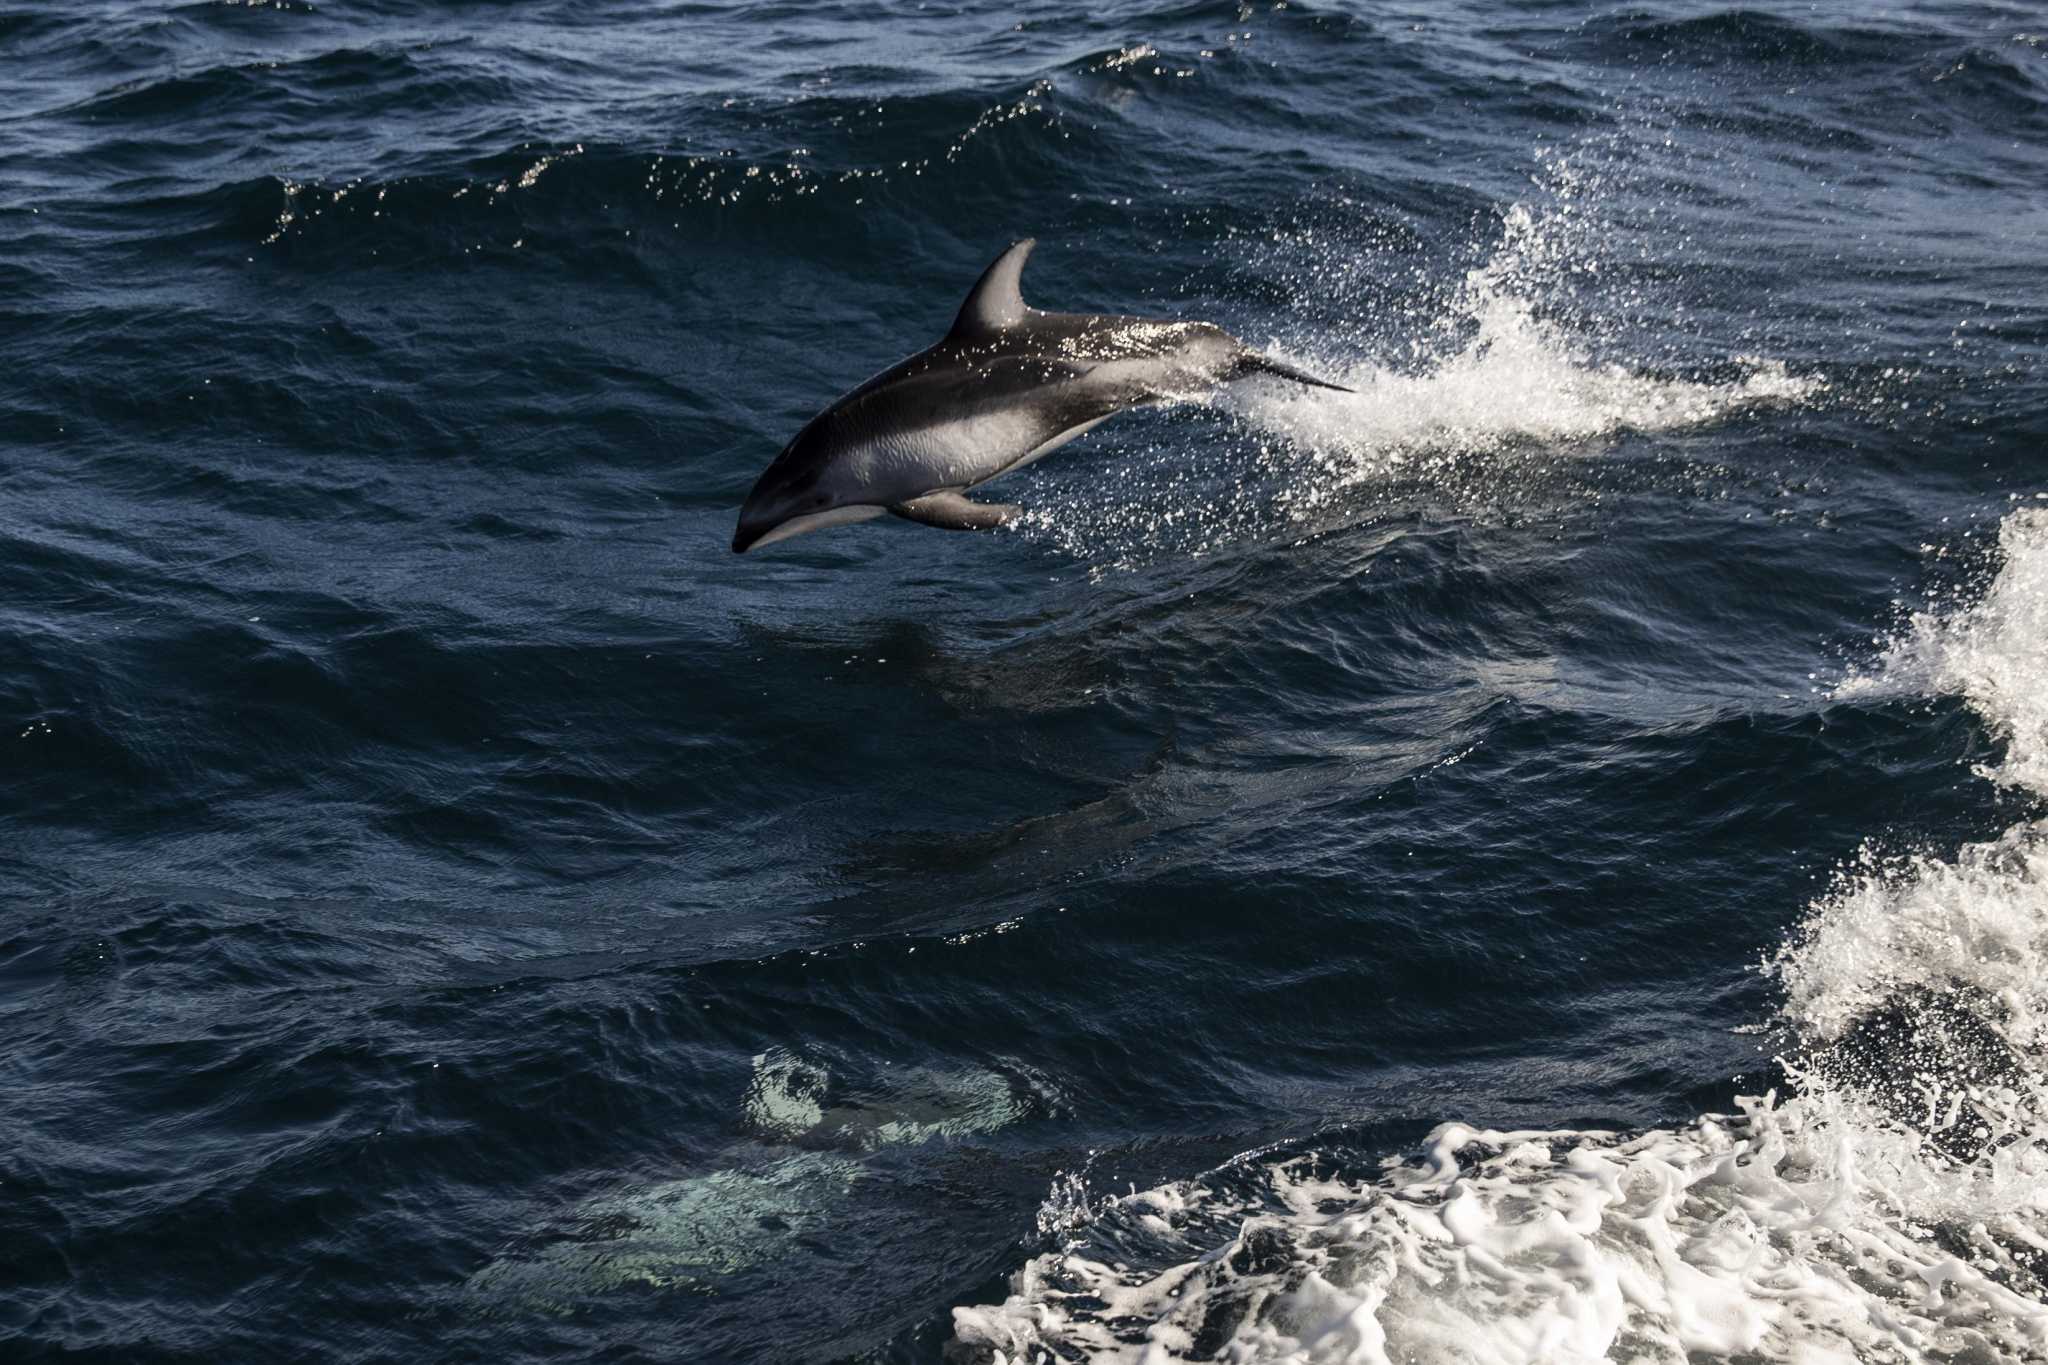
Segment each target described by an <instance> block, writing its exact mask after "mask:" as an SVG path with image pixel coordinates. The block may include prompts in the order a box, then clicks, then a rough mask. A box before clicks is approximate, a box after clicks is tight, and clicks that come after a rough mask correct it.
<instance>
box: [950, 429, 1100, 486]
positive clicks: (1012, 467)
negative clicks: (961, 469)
mask: <svg viewBox="0 0 2048 1365" xmlns="http://www.w3.org/2000/svg"><path fill="white" fill-rule="evenodd" d="M1114 416H1116V414H1115V413H1113V412H1105V413H1103V414H1102V416H1100V417H1090V418H1089V419H1088V420H1087V421H1085V422H1082V423H1080V424H1079V425H1078V426H1071V427H1068V428H1067V429H1066V430H1065V431H1063V432H1061V433H1059V434H1058V435H1057V436H1054V437H1053V438H1052V439H1051V440H1048V441H1041V442H1039V443H1038V444H1037V445H1035V446H1033V447H1032V448H1031V449H1029V450H1027V451H1025V452H1024V453H1023V454H1022V455H1021V456H1019V457H1018V458H1016V459H1014V460H1012V461H1010V463H1008V464H1006V465H1004V466H1003V467H1002V468H1001V469H998V470H997V471H996V472H995V473H993V474H991V475H989V476H988V479H982V480H980V481H979V482H977V483H973V484H969V485H968V487H970V488H977V487H979V486H980V485H981V484H984V483H987V482H988V481H989V479H1000V478H1001V477H1002V476H1003V475H1005V474H1014V473H1015V472H1016V471H1018V470H1020V469H1022V468H1023V467H1024V466H1025V465H1027V464H1030V463H1031V462H1032V461H1033V460H1036V459H1039V458H1040V457H1042V456H1046V455H1050V454H1052V453H1053V452H1054V451H1055V450H1058V449H1059V448H1060V447H1061V446H1063V445H1065V444H1066V443H1067V442H1069V441H1072V440H1075V439H1077V438H1078V437H1081V436H1085V435H1087V434H1088V433H1089V432H1091V431H1093V430H1095V428H1097V427H1099V426H1101V425H1102V424H1103V423H1104V422H1107V421H1108V420H1109V419H1110V418H1112V417H1114Z"/></svg>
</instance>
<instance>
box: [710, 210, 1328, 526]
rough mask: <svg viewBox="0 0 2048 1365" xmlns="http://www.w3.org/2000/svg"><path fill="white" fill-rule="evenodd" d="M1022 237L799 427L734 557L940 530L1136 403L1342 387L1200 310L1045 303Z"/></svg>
mask: <svg viewBox="0 0 2048 1365" xmlns="http://www.w3.org/2000/svg"><path fill="white" fill-rule="evenodd" d="M1035 245H1037V243H1036V242H1035V241H1034V240H1033V239H1031V238H1029V237H1027V238H1025V239H1024V240H1023V241H1021V242H1018V243H1017V244H1016V245H1014V246H1012V247H1011V248H1010V249H1009V250H1008V251H1005V252H1004V253H1003V254H1002V255H1000V256H998V257H996V260H995V264H993V265H991V266H990V267H989V268H988V269H987V270H986V271H985V272H983V274H982V277H981V279H980V281H979V282H977V283H976V284H975V286H974V288H973V289H972V290H971V291H969V293H968V295H967V301H966V302H965V303H963V304H961V305H960V316H959V317H957V318H955V319H954V321H953V329H952V330H951V331H949V332H947V333H946V335H945V338H944V339H943V340H941V341H940V342H939V343H938V345H936V346H932V347H930V348H928V349H926V350H923V351H919V352H918V353H917V354H916V355H914V356H912V357H910V359H908V360H906V361H903V362H902V363H901V364H898V365H893V366H891V367H890V368H888V369H886V370H884V371H882V372H881V373H880V374H878V375H876V376H875V377H874V378H873V379H870V380H868V381H867V383H865V384H862V385H861V386H860V387H859V388H857V389H855V390H854V391H853V392H851V393H849V394H847V395H846V396H845V397H844V398H841V399H840V400H839V401H838V402H836V403H834V404H833V405H832V406H831V407H829V408H826V409H825V410H824V411H823V412H821V413H819V414H818V415H817V416H816V417H813V418H812V419H811V420H810V421H809V422H808V423H806V424H805V426H804V429H803V430H802V431H799V432H798V433H797V434H796V438H795V439H794V440H792V441H791V442H790V443H789V444H788V445H787V446H784V447H783V450H782V453H781V454H780V455H777V456H776V457H775V462H774V463H773V464H771V465H769V466H768V468H767V470H766V471H765V472H764V473H763V474H762V475H761V477H760V479H759V480H758V481H757V482H756V483H755V484H754V491H753V492H751V493H749V494H747V501H746V503H745V505H744V506H742V507H741V508H740V523H739V527H738V529H737V530H735V531H734V532H733V537H732V548H733V553H735V554H744V553H745V552H746V551H747V550H750V549H752V548H753V547H754V546H756V545H772V544H774V543H775V542H776V541H778V540H787V539H788V538H789V537H791V536H800V535H802V534H804V533H805V532H806V531H819V530H823V529H824V528H825V527H827V526H840V525H844V524H846V523H847V522H854V521H866V520H867V519H868V518H870V517H879V516H881V515H882V513H884V512H892V513H894V514H895V515H897V516H899V517H904V518H907V519H908V520H910V521H917V522H922V523H924V524H925V525H926V526H937V527H940V528H942V529H944V530H948V531H981V530H988V529H990V528H992V527H996V526H1000V525H1002V524H1003V523H1004V522H1006V521H1008V520H1009V519H1010V518H1012V517H1014V516H1016V515H1017V512H1018V509H1017V508H1016V507H1014V506H1011V505H1008V504H1003V503H984V502H974V501H972V500H971V499H969V498H968V497H966V496H965V494H966V491H967V490H968V489H970V488H977V487H979V486H981V485H982V484H985V483H987V482H988V481H989V480H990V479H993V478H997V477H999V476H1001V475H1004V474H1007V473H1009V472H1010V471H1011V470H1013V469H1021V468H1023V467H1024V466H1025V465H1027V464H1030V463H1031V462H1032V461H1033V460H1035V459H1037V458H1038V457H1039V456H1041V455H1045V454H1047V453H1049V452H1051V451H1054V450H1057V449H1058V448H1059V447H1061V446H1063V445H1065V444H1066V443H1067V442H1069V441H1071V440H1073V439H1074V438H1075V437H1076V436H1079V435H1080V434H1081V433H1083V432H1085V431H1087V430H1088V429H1089V428H1091V427H1093V426H1095V425H1096V424H1097V423H1099V422H1102V421H1105V420H1107V419H1108V418H1110V417H1113V416H1115V415H1116V414H1117V413H1119V412H1122V411H1123V410H1124V409H1125V408H1129V407H1136V406H1137V405H1139V404H1141V403H1158V402H1170V401H1172V400H1174V399H1176V398H1184V397H1190V396H1192V395H1194V394H1196V393H1199V392H1201V391H1202V390H1204V389H1207V388H1209V387H1211V386H1212V385H1215V384H1219V383H1221V382H1223V381H1224V380H1226V379H1235V378H1237V377H1238V376H1240V375H1247V374H1270V375H1278V376H1279V377H1280V378H1282V379H1291V380H1293V381H1295V382H1296V383H1298V384H1313V385H1316V386H1317V387H1318V388H1325V389H1337V390H1339V391H1340V392H1343V393H1350V392H1352V390H1350V389H1346V388H1345V387H1344V386H1343V385H1341V384H1332V383H1330V382H1329V381H1328V380H1324V379H1318V378H1316V377H1315V376H1314V375H1311V374H1304V373H1303V372H1302V371H1300V370H1297V369H1295V368H1294V367H1293V366H1291V365H1288V364H1285V363H1283V362H1281V361H1278V360H1275V359H1273V358H1272V357H1271V356H1265V355H1260V354H1259V353H1258V352H1257V351H1254V350H1252V349H1251V348H1250V347H1248V346H1246V345H1245V344H1244V343H1243V342H1241V341H1239V340H1238V339H1237V338H1236V337H1234V336H1232V335H1230V333H1228V332H1226V331H1224V330H1223V329H1222V328H1221V327H1218V326H1216V325H1215V324H1214V323H1208V322H1169V321H1166V320H1163V319H1159V318H1130V317H1116V316H1113V315H1110V314H1102V313H1044V312H1040V311H1039V310H1038V309H1036V308H1032V307H1030V306H1028V305H1027V304H1026V303H1025V302H1024V295H1023V293H1022V292H1021V291H1020V289H1019V287H1018V285H1019V280H1020V278H1021V277H1022V275H1023V273H1024V261H1025V258H1027V257H1028V256H1030V254H1031V248H1032V247H1033V246H1035Z"/></svg>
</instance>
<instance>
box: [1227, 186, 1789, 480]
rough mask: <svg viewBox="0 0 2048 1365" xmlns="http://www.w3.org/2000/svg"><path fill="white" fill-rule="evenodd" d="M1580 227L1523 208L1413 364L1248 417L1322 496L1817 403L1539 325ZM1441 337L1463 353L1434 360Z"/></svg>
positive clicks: (1734, 362)
mask: <svg viewBox="0 0 2048 1365" xmlns="http://www.w3.org/2000/svg"><path fill="white" fill-rule="evenodd" d="M1571 224H1572V219H1570V218H1569V217H1568V216H1566V215H1563V214H1551V215H1545V216H1539V215H1538V214H1536V213H1535V212H1533V211H1532V210H1531V209H1530V208H1529V207H1528V206H1527V205H1522V204H1518V205H1516V206H1515V207H1514V208H1512V209H1511V210H1510V211H1509V212H1508V214H1507V217H1506V221H1505V224H1504V227H1503V234H1504V235H1503V240H1502V242H1501V244H1500V246H1499V248H1498V250H1497V251H1496V252H1495V253H1494V255H1493V256H1492V258H1491V259H1489V260H1488V261H1487V262H1486V264H1485V265H1483V266H1481V267H1479V268H1477V269H1475V270H1472V271H1470V272H1468V273H1467V274H1466V276H1465V279H1464V283H1463V285H1462V287H1461V288H1460V289H1459V290H1458V291H1457V293H1456V295H1455V301H1454V303H1453V306H1452V308H1451V310H1450V313H1449V314H1448V315H1447V316H1445V317H1441V318H1437V319H1433V320H1432V321H1431V322H1430V324H1429V325H1428V326H1427V327H1426V328H1425V329H1424V332H1423V335H1422V336H1421V337H1418V338H1416V339H1414V340H1412V341H1411V342H1410V343H1409V351H1410V355H1409V356H1408V357H1407V361H1408V363H1407V364H1405V365H1397V364H1381V363H1371V362H1368V363H1364V364H1358V365H1354V366H1352V367H1350V368H1348V369H1345V370H1342V371H1341V372H1340V374H1339V378H1340V379H1341V380H1342V382H1343V383H1344V384H1345V385H1346V386H1347V387H1350V388H1353V389H1356V390H1358V392H1357V393H1356V394H1336V393H1304V392H1300V391H1296V390H1292V389H1285V390H1283V389H1279V388H1278V387H1277V386H1262V387H1261V388H1260V389H1259V390H1258V391H1256V392H1255V393H1254V394H1253V395H1252V396H1251V397H1250V398H1249V399H1248V401H1246V403H1245V405H1244V409H1245V411H1246V413H1247V414H1248V415H1249V416H1250V418H1251V419H1252V420H1253V421H1254V422H1255V423H1257V424H1258V425H1259V426H1261V427H1263V428H1266V429H1268V430H1270V431H1272V432H1274V433H1276V434H1278V435H1281V436H1283V437H1285V438H1286V439H1288V440H1289V441H1291V442H1293V443H1294V444H1296V445H1298V446H1300V447H1302V448H1303V449H1305V450H1307V451H1309V452H1311V454H1312V459H1313V466H1314V468H1315V470H1316V471H1317V473H1319V474H1320V475H1322V476H1323V479H1322V481H1323V482H1325V483H1327V482H1332V481H1334V482H1335V483H1338V484H1342V483H1347V482H1355V481H1358V480H1361V479H1366V478H1370V477H1372V476H1374V475H1376V474H1383V473H1385V472H1387V471H1388V470H1391V469H1396V468H1399V467H1400V466H1402V465H1403V464H1407V463H1412V462H1415V461H1417V460H1427V459H1429V458H1430V457H1432V456H1440V455H1449V456H1453V457H1470V456H1474V455H1488V454H1500V453H1503V452H1507V451H1511V450H1513V449H1515V448H1516V447H1518V446H1523V445H1527V444H1530V443H1544V444H1561V443H1573V442H1583V441H1589V440H1594V439H1597V438H1602V437H1608V436H1612V435H1614V434H1616V433H1619V432H1623V431H1673V430H1678V429H1681V428H1685V427H1696V426H1702V425H1705V424H1708V423H1711V422H1716V421H1721V420H1723V419H1726V418H1728V417H1731V416H1733V415H1735V414H1738V413H1740V412H1743V411H1745V410H1747V409H1751V408H1755V407H1759V406H1762V405H1767V404H1780V405H1791V404H1796V403H1799V402H1802V401H1804V400H1806V399H1809V398H1811V397H1813V396H1814V395H1816V394H1818V393H1819V392H1820V391H1821V389H1822V387H1823V386H1822V383H1821V381H1820V380H1819V379H1817V378H1814V377H1811V376H1803V375H1794V374H1792V373H1791V372H1789V371H1788V370H1787V369H1786V367H1785V366H1784V364H1783V363H1782V362H1779V361H1775V360H1765V359H1761V358H1759V357H1755V356H1748V355H1740V356H1735V357H1733V358H1732V359H1731V360H1730V362H1729V364H1730V366H1731V367H1732V368H1733V369H1734V371H1735V373H1734V374H1733V376H1732V377H1729V378H1724V379H1713V380H1709V379H1687V378H1681V377H1673V376H1665V375H1658V374H1654V373H1650V372H1648V371H1646V370H1642V369H1638V368H1633V367H1630V366H1627V365H1623V364H1618V363H1613V362H1607V363H1602V362H1600V361H1597V360H1595V359H1594V358H1593V357H1592V355H1591V353H1590V350H1589V348H1588V347H1587V346H1586V344H1585V343H1583V342H1581V341H1578V340H1575V339H1574V338H1573V337H1572V336H1570V335H1569V334H1568V333H1567V332H1566V331H1565V329H1564V328H1563V327H1562V326H1560V325H1559V324H1558V323H1556V322H1554V321H1551V320H1548V319H1547V318H1546V317H1545V316H1544V313H1543V302H1542V299H1543V294H1544V293H1546V292H1549V291H1551V290H1553V289H1554V288H1555V287H1556V284H1555V281H1556V280H1557V279H1558V277H1559V273H1560V266H1559V262H1560V260H1561V259H1562V258H1567V257H1570V256H1571V255H1573V252H1572V251H1571V249H1570V248H1568V247H1566V246H1564V245H1562V244H1561V242H1562V241H1563V240H1565V239H1567V238H1568V236H1569V235H1570V234H1571V232H1572V231H1573V229H1572V227H1571ZM1444 337H1455V338H1459V339H1460V342H1459V344H1454V346H1453V347H1452V348H1451V349H1449V350H1448V351H1439V350H1437V349H1436V347H1437V342H1438V340H1439V339H1440V338H1444ZM1305 363H1310V364H1313V363H1314V362H1313V361H1312V360H1305Z"/></svg>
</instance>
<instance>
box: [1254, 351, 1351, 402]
mask: <svg viewBox="0 0 2048 1365" xmlns="http://www.w3.org/2000/svg"><path fill="white" fill-rule="evenodd" d="M1247 374H1270V375H1274V376H1276V377H1278V378H1281V379H1291V380H1293V381H1294V382H1295V383H1297V384H1309V385H1313V386H1314V387H1316V388H1318V389H1335V390H1336V391H1337V392H1339V393H1357V392H1358V390H1357V389H1347V388H1345V387H1344V386H1343V385H1342V384H1332V383H1331V382H1330V381H1329V380H1327V379H1318V378H1316V377H1315V376H1314V375H1312V374H1310V373H1309V372H1308V371H1307V370H1298V369H1296V368H1295V367H1294V366H1292V365H1290V364H1288V363H1287V362H1286V361H1284V360H1275V359H1273V357H1272V356H1269V355H1260V354H1259V353H1258V352H1257V351H1246V352H1245V353H1244V354H1242V355H1240V356H1239V357H1238V358H1237V368H1236V369H1234V370H1232V371H1231V374H1230V377H1231V378H1232V379H1236V378H1238V377H1239V376H1241V375H1247Z"/></svg>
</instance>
